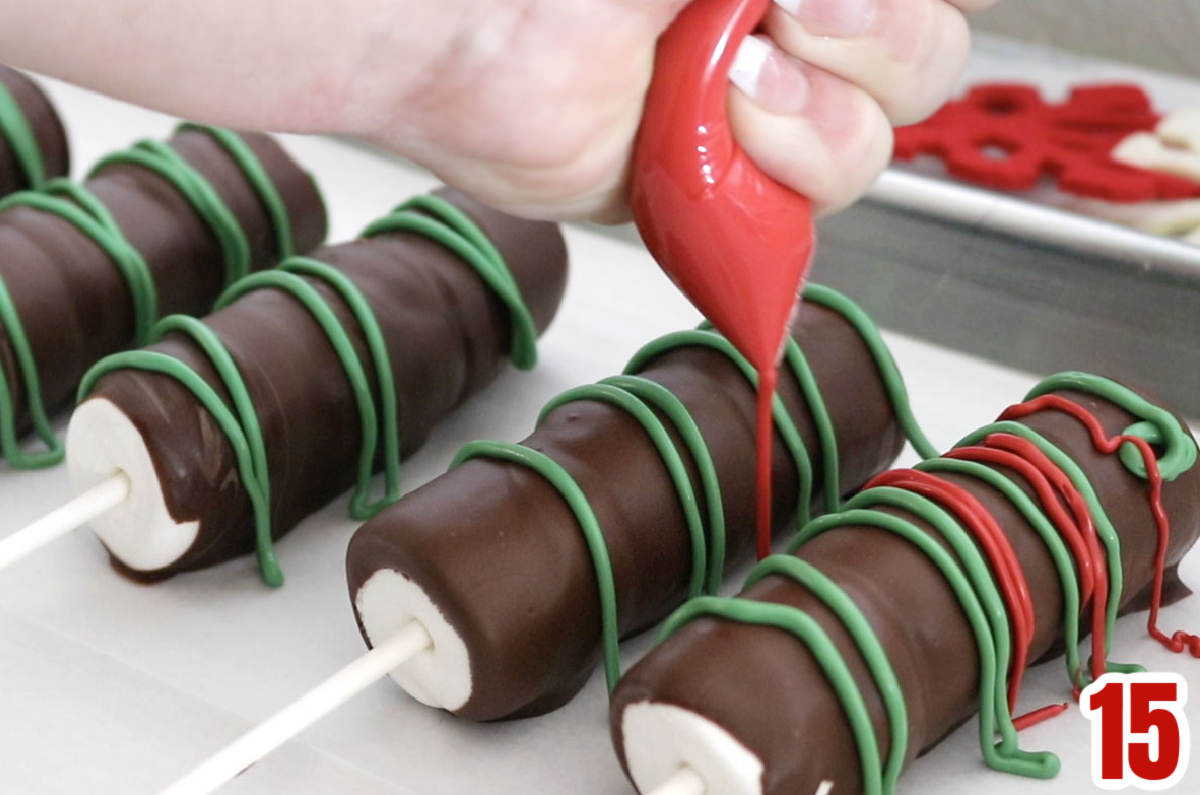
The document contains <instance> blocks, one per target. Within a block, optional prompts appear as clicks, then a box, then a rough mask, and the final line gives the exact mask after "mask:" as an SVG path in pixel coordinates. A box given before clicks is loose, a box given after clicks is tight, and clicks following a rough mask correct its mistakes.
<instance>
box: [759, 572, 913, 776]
mask: <svg viewBox="0 0 1200 795" xmlns="http://www.w3.org/2000/svg"><path fill="white" fill-rule="evenodd" d="M772 574H775V575H779V576H783V577H789V578H791V579H792V580H795V581H796V582H797V583H799V584H800V585H802V586H804V587H805V588H807V589H808V590H809V591H810V592H811V593H812V594H813V595H814V596H816V597H817V598H818V599H820V600H821V602H822V603H824V605H825V606H826V607H828V608H829V609H830V611H832V612H833V614H834V615H835V616H837V619H838V620H839V621H840V622H841V623H842V626H844V627H845V628H846V631H847V632H848V633H849V634H850V637H851V638H852V639H853V640H854V644H855V646H857V647H858V651H859V653H860V654H861V655H862V658H863V660H864V661H865V662H866V664H867V670H869V671H870V672H871V677H872V678H873V679H874V680H875V687H876V689H877V690H878V691H879V695H880V697H881V698H882V700H883V706H884V709H886V710H887V714H888V727H889V729H890V731H891V746H890V747H889V749H888V758H887V767H886V768H885V770H884V772H883V775H882V777H881V776H880V771H879V760H878V759H877V758H872V759H871V760H870V762H871V764H870V767H869V768H864V770H863V781H864V782H872V784H868V785H867V787H866V791H867V792H868V793H877V792H880V791H881V790H882V791H883V792H893V791H895V788H896V781H897V780H898V779H899V778H900V771H901V770H903V769H904V756H905V754H906V753H907V752H908V707H907V705H906V704H905V701H904V692H903V691H902V690H901V689H900V681H899V680H898V679H897V678H896V673H895V671H893V670H892V664H891V662H890V661H889V660H888V657H887V653H886V652H885V651H884V650H883V645H882V644H881V643H880V642H879V638H878V636H876V634H875V630H874V629H872V628H871V624H870V622H868V621H867V618H866V616H864V615H863V613H862V611H861V610H859V609H858V605H856V604H854V601H853V600H852V599H851V598H850V597H849V596H848V595H847V594H846V592H845V591H843V590H842V588H841V587H840V586H839V585H838V584H837V583H835V582H834V581H833V580H831V579H830V578H829V577H826V576H825V575H824V574H822V573H821V572H820V571H819V570H818V569H817V568H816V567H814V566H813V565H812V564H810V563H809V562H808V561H805V560H801V559H800V558H795V557H792V556H791V555H771V556H770V557H767V558H764V559H763V560H762V561H761V562H760V563H759V564H758V565H757V566H756V567H755V568H754V570H753V571H752V572H750V576H749V578H747V580H746V586H745V587H746V588H749V587H751V586H753V585H754V584H755V583H758V582H759V581H761V580H762V579H763V578H764V577H767V576H770V575H772ZM757 604H761V603H757ZM792 609H793V610H796V612H802V611H800V610H797V609H796V608H792ZM851 681H852V682H853V680H851ZM865 731H867V732H870V731H871V724H870V722H868V723H867V725H866V727H865ZM859 733H860V732H859V730H858V729H856V730H855V735H856V736H857V735H858V734H859Z"/></svg>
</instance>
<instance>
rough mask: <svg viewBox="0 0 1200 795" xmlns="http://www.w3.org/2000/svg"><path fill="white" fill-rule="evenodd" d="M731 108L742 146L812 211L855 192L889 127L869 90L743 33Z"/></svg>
mask: <svg viewBox="0 0 1200 795" xmlns="http://www.w3.org/2000/svg"><path fill="white" fill-rule="evenodd" d="M730 79H731V81H732V82H733V86H732V87H731V88H730V97H729V113H730V122H731V124H732V126H733V132H734V135H735V136H736V138H737V140H738V142H739V143H740V144H741V145H742V147H743V148H744V149H745V150H746V153H747V154H748V155H750V157H751V158H752V159H753V160H754V162H755V163H756V164H757V165H758V166H759V168H761V169H763V171H765V172H766V173H767V174H769V175H770V176H771V177H773V178H774V179H776V180H777V181H779V182H781V183H783V184H784V185H787V186H788V187H790V188H792V189H793V190H795V191H797V192H798V193H801V194H803V195H805V196H807V197H808V198H809V199H811V200H812V202H813V204H814V206H815V208H816V209H817V211H818V212H829V211H832V210H837V209H841V208H842V207H845V206H846V205H848V204H850V203H851V202H853V201H854V200H855V199H857V198H858V197H859V196H860V195H861V194H862V193H863V192H865V191H866V189H867V187H868V186H870V184H871V183H872V182H873V181H874V180H875V178H876V177H877V176H878V175H879V173H880V172H881V171H883V169H884V167H885V166H886V165H887V163H888V160H889V158H890V156H891V151H892V127H891V124H890V123H889V122H888V119H887V117H886V115H885V114H884V112H883V110H882V109H881V108H880V106H879V105H878V103H876V102H875V100H874V99H872V98H871V96H870V95H869V94H868V93H867V92H866V91H864V90H863V89H861V88H859V87H858V86H856V85H854V84H853V83H849V82H847V81H845V80H843V79H841V78H839V77H836V76H834V75H832V74H830V73H829V72H826V71H824V70H822V69H818V68H817V67H814V66H811V65H809V64H806V63H804V62H802V61H799V60H797V59H795V58H793V57H791V56H790V55H788V54H787V53H785V52H784V51H783V50H781V49H779V48H778V47H776V46H775V45H774V44H773V43H771V42H770V41H769V40H768V39H765V38H761V37H757V36H751V37H748V38H747V39H746V40H745V41H744V42H743V43H742V45H741V47H740V49H739V50H738V54H737V58H736V59H735V61H734V65H733V67H732V68H731V69H730Z"/></svg>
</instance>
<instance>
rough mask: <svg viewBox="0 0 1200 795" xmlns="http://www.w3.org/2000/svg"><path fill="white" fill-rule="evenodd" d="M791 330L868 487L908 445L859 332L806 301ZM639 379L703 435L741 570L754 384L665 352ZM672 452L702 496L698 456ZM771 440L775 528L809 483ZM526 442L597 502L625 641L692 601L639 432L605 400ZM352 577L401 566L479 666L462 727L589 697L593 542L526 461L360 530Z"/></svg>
mask: <svg viewBox="0 0 1200 795" xmlns="http://www.w3.org/2000/svg"><path fill="white" fill-rule="evenodd" d="M792 334H793V336H794V337H795V338H796V340H797V341H798V342H799V343H800V346H801V347H802V348H803V350H804V351H805V353H806V355H807V356H808V359H809V363H810V364H811V366H812V370H813V372H814V374H815V376H816V379H817V382H818V384H819V385H820V388H821V390H822V394H823V395H824V397H825V400H826V402H827V404H828V408H829V411H830V414H831V416H832V420H833V424H834V427H835V429H836V435H837V440H838V447H839V449H840V451H841V457H840V467H841V483H842V485H843V486H844V487H845V488H846V489H848V490H850V489H854V488H857V487H859V486H861V485H862V484H863V482H865V481H866V480H867V479H868V478H870V477H871V476H872V475H874V474H875V473H877V472H878V471H880V470H881V469H883V468H884V467H886V466H887V465H888V464H889V463H890V462H891V461H892V460H893V459H894V458H895V456H896V454H897V453H898V452H899V450H900V448H901V446H902V444H903V438H902V434H901V432H900V429H899V427H898V425H897V423H896V420H895V417H894V416H893V414H892V409H891V405H890V403H889V401H888V399H887V396H886V393H885V392H884V388H883V384H882V382H881V380H880V377H879V374H878V371H877V369H876V365H875V362H874V360H873V359H872V358H871V356H870V354H869V353H868V351H867V349H866V347H865V345H864V344H863V341H862V339H861V338H860V337H859V335H858V333H857V332H856V331H855V330H854V329H853V328H852V327H851V326H850V325H849V323H848V322H847V321H846V320H845V319H844V318H842V316H841V315H838V314H837V313H835V312H833V311H831V310H828V309H825V308H823V307H821V306H818V305H815V304H807V303H806V304H804V305H803V308H802V311H800V312H799V313H798V315H797V318H796V320H795V321H794V323H793V326H792ZM641 375H643V376H644V377H646V378H649V379H651V380H653V381H657V382H658V383H660V384H662V385H663V386H665V387H666V388H667V389H669V390H671V391H672V392H674V393H675V395H676V396H678V397H679V398H680V400H682V401H683V403H684V405H686V406H687V408H688V410H689V411H690V412H691V414H692V416H693V417H694V418H695V420H696V422H697V424H698V425H699V427H700V429H701V432H702V433H703V435H704V438H705V440H706V441H707V443H708V446H709V449H710V451H711V453H712V458H713V461H714V462H715V465H716V469H717V475H718V479H719V481H720V487H721V493H722V495H723V498H724V507H725V514H726V515H725V523H726V528H727V534H728V536H727V538H728V546H727V556H726V559H727V561H728V562H729V563H730V564H731V565H732V564H734V563H736V562H737V561H740V560H745V559H746V558H747V557H748V556H749V555H750V554H751V552H752V550H753V547H754V531H753V528H754V494H755V490H754V451H755V441H754V391H753V389H752V388H751V387H750V385H749V383H748V382H747V381H746V379H745V377H744V376H743V375H742V374H741V373H740V372H739V370H738V369H737V368H736V366H734V364H733V363H732V362H730V361H729V359H727V358H726V357H725V356H724V355H722V354H720V353H718V352H716V351H713V350H710V349H706V348H698V347H683V348H678V349H676V350H674V351H670V352H667V353H665V354H663V355H661V356H659V357H658V358H657V359H655V360H654V361H652V362H650V363H649V365H648V366H647V367H646V368H645V369H644V370H643V372H642V373H641ZM780 394H781V395H782V397H783V400H784V402H785V403H786V405H787V408H788V411H789V412H790V414H791V416H792V417H793V418H794V419H795V421H796V425H797V428H798V430H799V432H800V434H801V436H802V437H803V439H804V442H805V445H806V446H807V448H808V450H809V451H810V452H811V453H812V454H813V458H814V461H813V463H814V467H813V468H814V470H815V472H816V473H817V475H818V478H819V476H820V473H821V471H822V464H821V460H820V455H819V453H820V449H821V448H820V445H819V444H818V443H817V436H816V431H815V429H814V426H813V420H812V417H811V415H810V413H809V411H808V409H807V406H806V404H805V402H804V401H803V399H802V397H801V395H800V390H799V387H798V385H797V384H796V382H795V379H794V377H793V376H791V375H790V373H789V372H788V371H787V370H786V368H785V371H784V372H783V373H782V374H781V377H780ZM666 425H667V427H668V429H669V430H671V432H672V433H674V431H673V428H672V425H671V423H670V422H667V423H666ZM674 441H675V444H676V448H677V449H678V450H679V451H680V454H681V456H682V458H683V459H684V462H685V464H686V466H687V467H688V470H689V476H690V477H691V479H692V483H693V485H694V486H695V487H696V490H697V493H698V494H699V493H701V492H700V489H699V485H698V483H699V480H698V477H697V474H696V471H695V468H694V462H693V461H692V459H691V456H690V454H689V453H688V452H687V448H686V447H684V446H683V445H682V443H681V442H680V441H679V440H678V439H677V438H676V439H675V440H674ZM776 441H777V443H776V445H775V460H774V468H773V477H774V492H773V493H774V516H775V518H776V529H780V528H782V527H785V526H788V525H789V521H790V520H789V517H790V516H791V515H792V514H793V512H794V510H795V507H796V500H797V475H796V471H795V465H794V463H793V462H792V460H791V458H790V457H789V456H788V455H787V453H786V452H785V451H784V448H783V445H782V443H781V442H780V441H779V440H778V439H777V440H776ZM523 444H525V445H527V446H529V447H532V448H534V449H536V450H540V451H542V452H543V453H546V454H547V455H549V456H550V457H551V458H553V459H554V460H555V461H557V462H558V463H559V464H561V465H562V466H563V467H564V468H565V469H566V470H567V471H568V472H569V473H570V474H571V475H572V476H573V477H574V478H575V480H576V482H578V484H579V486H580V487H581V488H582V489H583V491H584V493H585V494H586V495H587V496H588V499H589V502H590V503H591V506H592V508H593V510H594V512H595V514H596V517H597V519H598V521H599V524H600V527H601V528H602V530H603V533H604V536H605V539H606V540H607V544H608V549H609V551H610V556H611V559H612V567H613V573H614V577H615V585H616V593H617V605H618V611H619V623H620V630H621V633H622V635H623V636H629V635H632V634H634V633H637V632H640V631H642V630H645V629H647V628H648V627H650V626H652V625H653V624H655V623H656V622H658V621H659V620H661V619H662V618H663V617H664V616H665V615H666V614H667V613H668V612H669V611H670V610H671V609H672V608H674V607H675V606H676V605H678V604H679V603H680V602H681V601H683V599H684V598H685V597H686V596H687V583H688V576H689V574H690V567H691V546H690V541H689V536H688V533H687V526H686V523H685V519H684V516H683V512H682V510H681V509H680V507H679V500H678V496H677V493H676V490H675V488H674V486H673V485H672V483H671V480H670V478H669V475H668V473H667V470H666V468H665V466H664V465H663V462H662V459H661V458H660V456H659V454H658V452H657V450H656V448H655V447H654V446H653V444H652V442H651V441H650V439H649V437H648V435H647V434H646V431H645V429H644V428H643V427H642V426H641V425H640V424H638V422H637V421H636V420H634V419H633V418H631V417H630V416H629V415H628V414H627V413H625V412H624V411H622V410H621V409H619V408H616V407H613V406H610V405H608V404H605V403H598V402H594V401H580V402H576V403H571V404H568V405H565V406H561V407H559V408H558V409H556V410H555V411H553V412H552V413H551V414H550V415H548V416H547V418H546V420H545V422H544V423H543V424H542V425H541V426H540V427H539V428H538V429H537V430H536V431H535V432H534V433H533V435H532V436H530V437H529V438H528V439H526V440H525V442H523ZM814 492H815V493H818V494H819V493H820V488H819V486H818V487H817V488H816V489H814ZM701 510H703V508H701ZM346 568H347V578H348V581H349V587H350V595H351V600H352V601H353V599H354V596H355V594H356V593H357V592H358V590H359V588H361V587H362V585H363V584H364V583H365V582H366V580H367V579H368V578H369V577H370V576H371V575H372V574H373V573H374V572H376V571H378V570H381V569H394V570H396V571H399V572H401V573H402V574H404V575H405V576H406V577H408V578H410V579H411V580H413V581H415V582H416V584H417V585H418V586H419V587H420V588H422V589H423V590H424V591H425V593H426V594H427V595H428V596H429V597H430V598H431V599H432V600H433V602H434V603H435V604H436V605H437V606H438V608H439V609H440V610H441V612H442V613H443V615H444V616H445V618H446V619H447V620H448V621H449V622H450V624H451V625H452V626H453V627H454V629H455V630H456V631H457V632H458V634H459V635H460V637H461V638H462V640H463V641H464V643H465V644H466V646H467V650H468V653H469V656H470V666H471V680H472V692H471V696H470V698H469V700H468V701H467V703H466V704H465V705H463V707H462V708H461V709H459V710H457V711H456V714H458V715H460V716H462V717H466V718H470V719H474V720H495V719H500V718H515V717H523V716H528V715H535V714H539V713H543V712H547V711H550V710H553V709H555V708H557V707H559V706H561V705H563V704H564V703H566V702H567V701H568V700H570V698H571V697H572V696H573V695H574V694H575V693H576V692H577V691H578V690H579V689H580V688H581V687H582V686H583V684H584V683H585V682H586V681H587V678H588V677H589V676H590V675H591V673H592V671H593V670H594V669H595V667H596V664H597V662H598V660H599V658H600V629H601V623H600V602H599V596H598V593H597V585H596V576H595V570H594V568H593V564H592V559H591V557H590V556H589V554H588V551H587V547H586V545H585V542H584V537H583V534H582V533H581V531H580V529H579V526H578V523H577V521H576V518H575V515H574V514H573V513H572V512H571V510H570V509H569V508H568V507H567V505H566V503H565V501H564V500H563V499H562V497H561V496H560V495H559V493H558V492H557V491H556V490H555V489H554V488H553V487H552V486H551V485H550V484H549V483H547V482H546V481H545V480H544V479H543V478H542V477H540V476H539V475H537V474H536V473H534V472H532V471H530V470H528V469H525V468H523V467H521V466H517V465H512V464H507V463H504V462H499V461H495V460H488V459H476V460H472V461H468V462H467V463H465V464H463V465H462V466H460V467H458V468H457V469H455V470H453V471H451V472H449V473H447V474H445V475H443V476H442V477H439V478H437V479H436V480H434V481H433V482H431V483H429V484H427V485H425V486H424V487H422V488H420V489H418V490H417V491H415V492H413V493H412V494H410V495H408V496H407V497H405V498H404V499H403V500H401V501H400V502H399V503H397V504H396V505H394V506H392V507H391V508H390V509H388V510H387V511H385V512H383V513H382V514H380V515H379V516H378V517H376V518H375V519H374V520H372V521H371V522H369V523H367V524H366V525H365V526H364V527H362V528H361V529H360V530H359V531H358V533H357V534H356V535H355V536H354V538H353V540H352V541H351V543H350V548H349V552H348V554H347V563H346ZM360 625H361V620H360Z"/></svg>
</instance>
